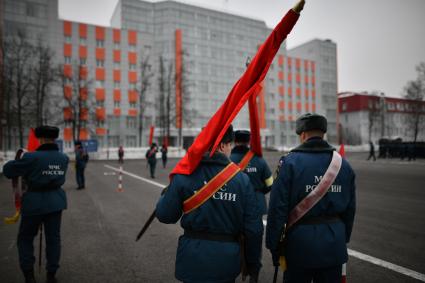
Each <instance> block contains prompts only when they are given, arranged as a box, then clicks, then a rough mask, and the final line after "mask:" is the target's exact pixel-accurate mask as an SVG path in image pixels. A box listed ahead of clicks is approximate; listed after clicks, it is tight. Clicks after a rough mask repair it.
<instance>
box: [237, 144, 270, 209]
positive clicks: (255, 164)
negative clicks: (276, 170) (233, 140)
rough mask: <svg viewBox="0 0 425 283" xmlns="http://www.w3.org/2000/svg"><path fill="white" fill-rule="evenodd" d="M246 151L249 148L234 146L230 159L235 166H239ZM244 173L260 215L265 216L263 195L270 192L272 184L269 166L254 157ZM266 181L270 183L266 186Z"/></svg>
mask: <svg viewBox="0 0 425 283" xmlns="http://www.w3.org/2000/svg"><path fill="white" fill-rule="evenodd" d="M248 151H249V148H248V147H247V146H236V147H235V148H233V150H232V155H231V156H230V159H231V160H232V161H233V162H235V163H236V164H239V162H241V160H242V158H244V156H245V154H246V153H247V152H248ZM244 172H245V173H246V174H247V175H248V177H249V179H250V181H251V184H252V185H253V187H254V190H255V196H256V198H257V203H258V205H259V207H260V211H261V214H266V213H267V204H266V197H265V194H267V193H268V192H270V189H271V184H272V183H273V177H272V172H271V171H270V168H269V166H268V165H267V163H266V161H265V160H264V159H263V158H261V157H259V156H257V155H254V156H253V157H252V158H251V160H250V161H249V163H248V166H247V167H246V168H245V170H244ZM266 181H267V182H270V183H269V184H266Z"/></svg>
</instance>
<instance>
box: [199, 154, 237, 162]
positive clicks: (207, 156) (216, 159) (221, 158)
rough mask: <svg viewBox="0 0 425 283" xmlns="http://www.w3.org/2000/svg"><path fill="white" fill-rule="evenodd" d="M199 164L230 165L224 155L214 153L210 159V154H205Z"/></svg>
mask: <svg viewBox="0 0 425 283" xmlns="http://www.w3.org/2000/svg"><path fill="white" fill-rule="evenodd" d="M201 163H208V164H219V165H227V164H229V163H230V160H229V158H228V157H227V156H226V155H225V154H223V153H221V152H215V153H214V154H213V155H212V156H211V157H210V152H206V153H205V154H204V155H203V156H202V160H201Z"/></svg>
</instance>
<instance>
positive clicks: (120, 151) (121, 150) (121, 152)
mask: <svg viewBox="0 0 425 283" xmlns="http://www.w3.org/2000/svg"><path fill="white" fill-rule="evenodd" d="M118 163H120V164H123V163H124V148H123V147H122V145H120V147H119V149H118Z"/></svg>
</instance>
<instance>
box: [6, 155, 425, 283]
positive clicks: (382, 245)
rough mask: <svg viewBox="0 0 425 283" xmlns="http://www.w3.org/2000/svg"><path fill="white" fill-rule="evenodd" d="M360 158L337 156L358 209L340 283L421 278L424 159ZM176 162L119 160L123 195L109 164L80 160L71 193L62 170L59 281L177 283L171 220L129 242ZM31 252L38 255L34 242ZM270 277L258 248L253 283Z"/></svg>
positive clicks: (12, 242) (15, 278)
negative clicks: (151, 166)
mask: <svg viewBox="0 0 425 283" xmlns="http://www.w3.org/2000/svg"><path fill="white" fill-rule="evenodd" d="M279 157H280V153H278V152H267V153H266V154H265V158H266V160H267V161H268V163H269V165H270V167H271V168H272V170H274V169H275V168H276V165H277V162H278V159H279ZM366 157H367V154H364V153H355V154H348V156H347V159H348V160H349V161H350V162H351V164H352V167H353V168H354V170H355V172H356V176H357V178H356V180H357V205H358V206H357V214H356V220H355V224H354V230H353V235H352V239H351V243H350V245H349V248H350V254H352V256H350V259H349V262H348V265H347V279H348V282H362V283H366V282H390V283H391V282H425V279H423V280H422V281H420V280H417V279H414V278H415V277H416V278H425V275H424V274H425V253H424V251H425V161H424V160H417V161H415V162H407V161H400V160H395V159H394V160H378V161H376V162H373V161H369V162H368V161H366V160H365V159H366ZM159 161H160V160H159ZM176 162H177V160H170V161H169V164H168V166H167V168H166V169H162V166H161V164H160V162H158V168H157V178H156V179H154V180H152V179H150V178H149V173H148V172H149V171H148V168H147V167H146V161H145V160H130V161H126V162H125V164H124V170H125V171H126V172H129V173H131V174H130V175H127V174H124V175H123V189H124V191H123V192H118V191H117V188H118V174H117V173H116V171H114V170H113V169H112V168H118V167H119V165H118V163H117V161H107V162H105V161H90V163H89V165H88V168H87V170H86V182H87V184H86V187H87V188H86V189H85V190H81V191H77V190H75V188H76V182H75V176H74V175H75V171H74V170H73V168H72V166H70V170H69V172H68V174H67V182H66V184H65V186H64V189H65V191H66V192H67V196H68V209H67V210H66V211H64V213H63V222H62V258H61V268H60V270H59V271H58V274H57V275H58V278H59V280H60V281H59V282H63V283H65V282H79V283H84V282H177V281H176V280H175V279H174V263H175V253H176V246H177V240H178V237H179V236H180V235H181V233H182V229H181V228H180V226H179V224H176V225H164V224H161V223H159V222H158V221H157V220H154V222H153V224H152V225H151V227H150V228H149V230H148V231H147V232H146V234H145V235H144V236H143V238H142V239H141V240H140V241H139V242H135V238H136V235H137V233H138V232H139V230H140V228H141V227H142V225H143V224H144V222H145V221H146V220H147V218H148V217H149V215H150V214H151V212H152V211H153V209H154V207H155V204H156V201H157V199H158V197H159V195H160V193H161V190H162V185H165V184H167V182H168V173H169V171H170V169H171V168H172V167H173V166H174V165H175V164H176ZM106 165H107V166H108V167H106ZM152 181H153V182H155V183H152ZM0 188H1V189H0V217H4V216H10V215H11V214H12V213H13V202H12V194H11V186H10V181H8V180H6V179H5V178H4V177H2V176H0ZM17 230H18V224H14V225H5V224H3V223H1V224H0V282H2V283H3V282H4V283H8V282H11V283H12V282H23V277H22V275H21V273H20V271H19V265H18V257H17V248H16V235H17ZM35 250H36V251H37V253H36V255H37V257H38V238H36V240H35ZM43 254H44V253H43ZM37 265H38V263H37ZM36 267H37V268H36V271H37V279H38V282H44V280H45V279H44V278H45V272H44V268H42V270H41V272H40V273H38V266H36ZM406 274H407V275H406ZM280 275H281V273H280ZM421 276H422V277H421ZM272 277H273V267H272V264H271V258H270V254H269V252H268V250H266V249H265V248H264V250H263V269H262V271H261V274H260V282H272ZM237 282H241V281H240V279H238V281H237Z"/></svg>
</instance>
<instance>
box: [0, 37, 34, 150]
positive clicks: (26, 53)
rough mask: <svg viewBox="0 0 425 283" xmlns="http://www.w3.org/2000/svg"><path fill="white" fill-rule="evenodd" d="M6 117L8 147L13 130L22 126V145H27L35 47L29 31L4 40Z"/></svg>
mask: <svg viewBox="0 0 425 283" xmlns="http://www.w3.org/2000/svg"><path fill="white" fill-rule="evenodd" d="M4 51H5V52H4V72H3V75H4V77H3V80H4V82H3V83H4V87H3V89H4V90H5V93H4V95H5V98H6V99H5V100H6V107H5V109H4V110H5V116H6V123H7V131H8V147H9V148H10V147H11V140H10V139H11V136H12V133H11V130H12V128H13V127H16V128H17V129H18V138H19V146H20V147H23V146H24V129H25V127H26V126H28V124H29V123H30V122H31V119H30V118H29V116H28V114H29V112H30V111H28V110H29V107H30V106H31V100H30V98H29V94H30V92H31V88H32V70H31V66H32V64H33V47H32V45H31V44H30V43H29V41H28V39H27V37H26V34H25V33H24V32H22V31H20V32H18V33H17V35H16V36H14V37H8V38H6V39H5V41H4Z"/></svg>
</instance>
